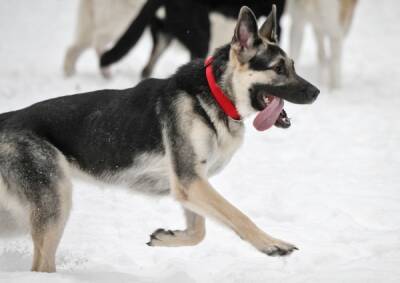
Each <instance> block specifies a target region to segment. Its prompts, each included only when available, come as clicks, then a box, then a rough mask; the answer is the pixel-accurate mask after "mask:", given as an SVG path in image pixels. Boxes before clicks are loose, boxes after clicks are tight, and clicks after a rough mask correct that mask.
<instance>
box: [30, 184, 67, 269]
mask: <svg viewBox="0 0 400 283" xmlns="http://www.w3.org/2000/svg"><path fill="white" fill-rule="evenodd" d="M57 187H58V188H57V189H56V190H57V191H58V197H57V200H56V202H57V203H58V206H59V207H58V208H57V211H54V210H53V208H51V206H52V205H51V204H47V203H46V201H43V203H42V205H43V206H42V207H34V208H33V209H32V212H31V235H32V240H33V246H34V255H33V263H32V271H38V272H55V271H56V265H55V255H56V251H57V247H58V244H59V243H60V240H61V237H62V235H63V231H64V227H65V224H66V222H67V219H68V216H69V212H70V208H71V191H72V185H71V183H70V182H69V180H66V181H63V182H60V184H59V185H58V186H57ZM49 201H55V200H49Z"/></svg>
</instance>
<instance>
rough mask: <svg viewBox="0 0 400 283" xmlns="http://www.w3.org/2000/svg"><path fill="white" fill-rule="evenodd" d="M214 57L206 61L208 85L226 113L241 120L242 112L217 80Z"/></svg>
mask: <svg viewBox="0 0 400 283" xmlns="http://www.w3.org/2000/svg"><path fill="white" fill-rule="evenodd" d="M213 60H214V59H213V57H211V56H210V57H208V58H207V59H206V61H205V63H204V64H205V67H206V77H207V82H208V86H209V87H210V90H211V94H212V96H213V97H214V99H215V100H216V101H217V103H218V105H219V107H221V109H222V110H223V111H224V112H225V114H226V115H228V116H229V117H231V118H232V119H234V120H240V114H239V112H238V111H237V109H236V107H235V105H234V104H233V103H232V101H230V99H229V98H228V97H227V96H226V95H225V94H224V92H223V91H222V89H221V88H220V87H219V86H218V84H217V82H216V81H215V77H214V73H213V69H212V62H213Z"/></svg>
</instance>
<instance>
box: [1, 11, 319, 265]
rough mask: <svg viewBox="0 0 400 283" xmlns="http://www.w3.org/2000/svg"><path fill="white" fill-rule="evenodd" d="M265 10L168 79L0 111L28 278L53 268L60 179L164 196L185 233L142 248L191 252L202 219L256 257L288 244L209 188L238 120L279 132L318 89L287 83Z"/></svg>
mask: <svg viewBox="0 0 400 283" xmlns="http://www.w3.org/2000/svg"><path fill="white" fill-rule="evenodd" d="M275 11H276V9H275V8H274V9H273V11H272V12H271V15H269V16H268V18H267V19H266V21H265V23H264V24H263V25H262V26H261V27H260V29H258V27H257V22H256V18H255V16H254V14H253V12H252V11H251V10H250V9H249V8H248V7H242V8H241V10H240V13H239V16H238V20H237V26H236V28H235V31H234V32H233V39H232V41H231V43H229V44H226V45H224V46H222V47H221V48H219V49H217V50H216V51H215V52H214V54H213V56H212V57H210V58H208V59H207V60H206V61H204V60H203V59H196V60H194V61H191V62H189V63H187V64H186V65H183V66H182V67H180V68H179V69H178V70H177V72H176V73H175V74H174V75H172V76H171V77H169V78H167V79H146V80H143V81H142V82H140V83H139V84H138V85H137V86H135V87H133V88H129V89H125V90H99V91H94V92H89V93H83V94H76V95H70V96H63V97H58V98H54V99H50V100H47V101H43V102H40V103H37V104H34V105H32V106H29V107H27V108H24V109H21V110H16V111H12V112H7V113H3V114H1V115H0V195H1V198H0V203H1V204H2V205H3V206H5V205H7V204H13V205H12V207H11V206H8V208H9V209H10V208H11V209H15V210H18V211H19V213H20V215H24V216H25V218H24V219H25V221H27V222H28V223H29V227H30V232H31V234H32V239H33V244H34V256H33V264H32V270H33V271H40V272H54V271H55V270H56V266H55V254H56V250H57V246H58V244H59V242H60V239H61V236H62V234H63V230H64V226H65V224H66V222H67V219H68V215H69V212H70V208H71V188H72V184H71V176H72V174H73V173H74V172H81V173H83V174H85V175H89V176H92V177H93V178H95V179H98V180H100V181H104V182H107V183H114V184H125V185H127V186H128V187H129V188H132V189H134V190H137V191H141V192H146V193H149V194H151V193H152V194H168V193H169V194H171V195H172V196H173V197H174V198H175V199H176V200H177V201H178V202H180V204H181V205H182V206H183V208H184V212H185V217H186V223H187V227H186V229H185V230H182V231H178V230H174V231H170V230H165V229H157V230H156V231H155V232H154V233H153V234H151V236H150V241H149V242H148V243H147V244H148V245H149V246H152V247H154V246H165V247H175V246H191V245H196V244H198V243H199V242H200V241H202V239H203V238H204V237H205V217H213V218H215V219H217V220H219V222H220V223H223V224H224V225H226V226H227V227H229V228H230V229H232V230H233V231H235V232H236V233H237V234H238V235H239V236H240V237H241V238H242V239H243V240H245V241H247V242H249V243H250V244H251V245H253V246H254V247H255V248H256V249H258V250H259V251H261V252H263V253H265V254H267V255H271V256H272V255H280V256H284V255H288V254H290V253H291V252H293V251H294V250H295V249H297V248H296V247H295V246H294V245H292V244H289V243H286V242H284V241H281V240H278V239H276V238H273V237H272V236H270V235H268V234H267V233H265V232H264V231H262V230H261V229H260V228H259V227H257V226H256V225H255V224H254V223H253V222H252V221H251V220H250V219H249V218H248V217H247V216H246V215H244V214H243V213H242V212H241V211H240V210H238V209H237V208H235V207H234V206H233V205H232V204H230V203H229V202H228V201H227V200H225V199H224V198H223V197H222V196H221V195H219V194H218V193H217V191H216V190H215V189H214V188H213V187H212V186H211V184H210V183H209V182H208V179H209V178H210V177H211V176H213V175H215V174H217V173H218V172H220V171H221V170H222V169H223V168H224V167H225V166H226V164H227V163H228V162H229V160H230V159H231V158H232V156H233V154H234V153H235V152H236V150H237V149H238V148H239V147H240V145H241V144H242V141H243V136H244V122H243V119H245V118H246V117H248V116H249V115H251V114H253V113H256V112H259V113H258V114H257V116H256V118H255V120H254V126H255V127H256V129H258V130H260V131H262V130H266V129H268V128H269V127H271V126H273V125H276V126H278V127H283V128H287V127H289V126H290V120H289V119H288V117H287V115H286V112H285V111H284V110H283V103H284V102H283V101H284V100H286V101H289V102H293V103H298V104H309V103H312V102H314V101H315V99H316V98H317V96H318V94H319V90H318V89H317V88H316V87H315V86H313V85H312V84H311V83H309V82H307V81H306V80H304V79H302V78H301V77H300V76H298V75H297V74H296V72H295V69H294V64H293V61H292V60H291V59H290V58H289V57H288V56H287V55H286V53H285V52H284V51H283V50H282V49H281V48H280V47H279V45H278V44H277V31H276V27H277V22H276V12H275Z"/></svg>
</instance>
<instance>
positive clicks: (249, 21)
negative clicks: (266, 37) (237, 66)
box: [231, 6, 259, 64]
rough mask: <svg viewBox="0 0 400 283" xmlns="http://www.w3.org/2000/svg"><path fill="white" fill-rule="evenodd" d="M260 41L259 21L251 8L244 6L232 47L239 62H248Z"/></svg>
mask: <svg viewBox="0 0 400 283" xmlns="http://www.w3.org/2000/svg"><path fill="white" fill-rule="evenodd" d="M258 41H259V37H258V31H257V21H256V18H255V16H254V14H253V12H252V11H251V10H250V8H248V7H246V6H243V7H242V8H241V9H240V13H239V18H238V21H237V24H236V28H235V34H234V35H233V38H232V43H231V48H232V50H233V51H234V52H235V54H236V56H237V58H238V59H239V62H241V63H242V64H244V63H246V62H248V61H249V60H250V59H251V58H252V57H253V56H254V55H255V54H256V52H257V48H256V46H255V45H256V44H257V42H258Z"/></svg>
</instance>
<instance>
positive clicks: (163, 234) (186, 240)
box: [147, 209, 206, 247]
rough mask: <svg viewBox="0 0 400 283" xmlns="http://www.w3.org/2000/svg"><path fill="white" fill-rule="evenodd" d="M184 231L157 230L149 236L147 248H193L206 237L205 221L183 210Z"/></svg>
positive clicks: (201, 217)
mask: <svg viewBox="0 0 400 283" xmlns="http://www.w3.org/2000/svg"><path fill="white" fill-rule="evenodd" d="M185 217H186V229H185V230H165V229H157V230H156V231H154V233H153V234H151V236H150V242H148V243H147V245H149V246H159V247H180V246H194V245H197V244H198V243H200V242H201V241H202V240H203V239H204V236H205V235H206V228H205V219H204V217H203V216H200V215H198V214H197V213H194V212H192V211H190V210H187V209H185Z"/></svg>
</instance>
